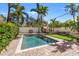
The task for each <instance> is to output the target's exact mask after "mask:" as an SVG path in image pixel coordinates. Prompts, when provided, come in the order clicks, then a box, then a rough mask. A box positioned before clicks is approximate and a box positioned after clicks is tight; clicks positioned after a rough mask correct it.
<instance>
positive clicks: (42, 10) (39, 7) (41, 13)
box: [31, 3, 48, 22]
mask: <svg viewBox="0 0 79 59" xmlns="http://www.w3.org/2000/svg"><path fill="white" fill-rule="evenodd" d="M36 6H37V7H36V8H33V9H31V11H34V12H37V14H38V16H37V22H39V20H41V21H42V20H43V16H46V14H47V11H48V7H46V6H42V5H39V3H37V4H36Z"/></svg>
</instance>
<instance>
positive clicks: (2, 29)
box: [0, 22, 19, 52]
mask: <svg viewBox="0 0 79 59" xmlns="http://www.w3.org/2000/svg"><path fill="white" fill-rule="evenodd" d="M18 29H19V28H18V26H17V25H16V24H14V23H11V22H8V23H0V52H1V51H2V50H3V49H6V46H8V45H9V43H10V41H12V40H13V39H14V38H15V37H16V36H17V34H18Z"/></svg>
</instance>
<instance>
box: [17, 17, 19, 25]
mask: <svg viewBox="0 0 79 59" xmlns="http://www.w3.org/2000/svg"><path fill="white" fill-rule="evenodd" d="M17 23H18V24H19V17H18V16H17Z"/></svg>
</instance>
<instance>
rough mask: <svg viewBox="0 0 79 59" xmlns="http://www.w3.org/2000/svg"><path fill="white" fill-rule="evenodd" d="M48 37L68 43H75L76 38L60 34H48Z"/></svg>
mask: <svg viewBox="0 0 79 59" xmlns="http://www.w3.org/2000/svg"><path fill="white" fill-rule="evenodd" d="M47 35H48V36H52V37H55V38H59V39H63V40H67V41H73V40H74V39H75V37H73V36H71V35H60V34H47Z"/></svg>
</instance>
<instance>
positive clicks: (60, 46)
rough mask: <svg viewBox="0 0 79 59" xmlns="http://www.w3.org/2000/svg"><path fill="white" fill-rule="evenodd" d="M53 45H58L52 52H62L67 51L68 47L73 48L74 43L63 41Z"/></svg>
mask: <svg viewBox="0 0 79 59" xmlns="http://www.w3.org/2000/svg"><path fill="white" fill-rule="evenodd" d="M53 46H56V49H55V50H53V51H51V52H57V51H60V52H61V53H62V52H64V51H66V49H69V48H71V49H72V45H71V43H70V42H65V41H63V42H61V43H55V44H54V45H53Z"/></svg>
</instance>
